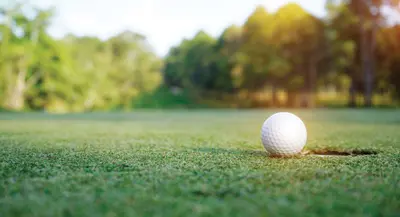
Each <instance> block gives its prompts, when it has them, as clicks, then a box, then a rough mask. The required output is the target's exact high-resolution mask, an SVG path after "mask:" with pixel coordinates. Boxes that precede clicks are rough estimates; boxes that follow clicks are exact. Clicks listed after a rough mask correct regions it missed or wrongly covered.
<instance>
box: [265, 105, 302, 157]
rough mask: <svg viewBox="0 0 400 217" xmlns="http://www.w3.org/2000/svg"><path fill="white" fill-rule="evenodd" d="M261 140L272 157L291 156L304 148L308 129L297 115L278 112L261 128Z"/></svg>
mask: <svg viewBox="0 0 400 217" xmlns="http://www.w3.org/2000/svg"><path fill="white" fill-rule="evenodd" d="M261 140H262V143H263V145H264V148H265V150H266V151H267V152H268V153H269V154H270V155H273V156H291V155H295V154H298V153H300V152H301V150H302V149H303V148H304V146H305V144H306V141H307V129H306V126H305V125H304V123H303V121H302V120H301V119H300V118H299V117H297V116H296V115H294V114H292V113H289V112H278V113H275V114H273V115H271V116H270V117H268V118H267V119H266V120H265V122H264V124H263V125H262V128H261Z"/></svg>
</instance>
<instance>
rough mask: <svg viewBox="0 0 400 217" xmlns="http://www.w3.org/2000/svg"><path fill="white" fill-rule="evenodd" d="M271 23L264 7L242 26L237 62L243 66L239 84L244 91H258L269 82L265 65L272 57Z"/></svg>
mask: <svg viewBox="0 0 400 217" xmlns="http://www.w3.org/2000/svg"><path fill="white" fill-rule="evenodd" d="M272 22H273V21H272V19H271V15H270V14H268V13H267V11H266V10H265V8H264V7H262V6H259V7H257V8H256V9H255V11H254V12H253V13H252V14H251V15H250V16H249V17H248V19H247V20H246V22H245V24H244V26H243V36H242V45H241V48H240V57H239V61H240V62H241V64H243V66H244V69H243V70H244V73H243V78H242V82H241V88H242V89H244V90H247V91H250V92H251V91H254V90H258V89H260V88H263V87H264V86H265V85H266V84H267V83H268V81H269V80H268V78H269V76H268V68H267V65H268V63H269V62H270V61H271V56H272V55H274V50H272V49H273V46H272V45H271V42H270V36H271V28H270V26H271V25H272Z"/></svg>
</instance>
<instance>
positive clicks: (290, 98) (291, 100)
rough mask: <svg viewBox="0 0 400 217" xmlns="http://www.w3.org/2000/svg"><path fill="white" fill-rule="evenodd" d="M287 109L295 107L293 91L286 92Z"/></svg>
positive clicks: (295, 95) (295, 99)
mask: <svg viewBox="0 0 400 217" xmlns="http://www.w3.org/2000/svg"><path fill="white" fill-rule="evenodd" d="M286 105H287V107H289V108H295V107H297V94H296V92H295V91H288V92H287V102H286Z"/></svg>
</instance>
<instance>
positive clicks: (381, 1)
mask: <svg viewBox="0 0 400 217" xmlns="http://www.w3.org/2000/svg"><path fill="white" fill-rule="evenodd" d="M335 3H336V4H343V5H345V6H346V7H347V8H348V12H350V15H351V16H352V20H351V22H352V25H351V26H352V27H353V30H357V31H358V32H357V33H356V34H357V37H358V38H357V39H353V40H356V41H357V42H358V43H357V45H358V46H357V48H358V51H357V53H358V57H357V58H358V59H359V62H360V70H361V71H362V76H363V86H364V105H365V106H366V107H370V106H372V104H373V102H372V93H373V90H374V83H375V82H374V80H375V76H376V72H375V70H376V64H375V62H376V61H375V60H376V56H375V55H374V54H375V51H376V37H377V33H378V31H379V29H380V28H381V27H382V26H383V25H384V24H385V16H384V15H383V13H382V10H383V8H384V7H388V6H389V7H398V5H399V1H398V0H342V1H334V0H331V1H329V4H335ZM342 14H343V13H342ZM353 83H354V82H353ZM353 89H354V87H353Z"/></svg>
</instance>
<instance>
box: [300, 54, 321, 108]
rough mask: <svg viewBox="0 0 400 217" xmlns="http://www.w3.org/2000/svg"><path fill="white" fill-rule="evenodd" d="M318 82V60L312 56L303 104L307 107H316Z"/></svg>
mask: <svg viewBox="0 0 400 217" xmlns="http://www.w3.org/2000/svg"><path fill="white" fill-rule="evenodd" d="M316 83H317V69H316V61H315V60H314V58H313V57H310V61H309V66H308V75H307V79H306V83H305V88H304V93H303V96H302V101H303V102H302V105H303V106H304V107H306V108H314V107H315V86H316Z"/></svg>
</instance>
